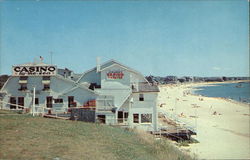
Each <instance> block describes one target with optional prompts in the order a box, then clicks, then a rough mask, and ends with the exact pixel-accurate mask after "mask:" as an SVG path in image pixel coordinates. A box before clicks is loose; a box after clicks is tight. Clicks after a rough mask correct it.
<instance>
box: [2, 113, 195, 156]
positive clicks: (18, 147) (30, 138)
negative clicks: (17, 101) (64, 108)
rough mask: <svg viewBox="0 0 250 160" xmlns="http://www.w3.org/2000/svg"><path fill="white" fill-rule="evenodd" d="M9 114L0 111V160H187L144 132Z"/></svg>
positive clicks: (168, 144) (166, 144)
mask: <svg viewBox="0 0 250 160" xmlns="http://www.w3.org/2000/svg"><path fill="white" fill-rule="evenodd" d="M8 113H9V114H8ZM13 113H14V112H8V111H3V110H0V142H1V143H0V159H25V160H28V159H60V160H61V159H62V160H64V159H65V160H67V159H70V160H72V159H74V160H78V159H79V160H80V159H89V160H92V159H93V160H102V159H103V160H104V159H105V160H106V159H109V160H119V159H121V160H123V159H124V160H133V159H134V160H151V159H152V160H157V159H160V160H161V159H162V160H163V159H164V160H165V159H171V160H175V159H176V160H177V159H178V160H179V159H183V160H184V159H191V158H190V156H188V155H186V154H184V153H182V152H181V151H180V150H178V149H177V148H176V147H174V146H173V145H172V144H170V143H169V142H168V141H167V140H165V139H161V140H155V138H154V137H153V136H152V135H149V134H147V133H145V132H139V131H134V130H125V129H122V128H119V127H112V126H107V125H102V124H97V123H85V122H79V121H69V120H58V119H47V118H42V117H32V116H31V115H27V114H16V115H15V114H13Z"/></svg>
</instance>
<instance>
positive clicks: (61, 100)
mask: <svg viewBox="0 0 250 160" xmlns="http://www.w3.org/2000/svg"><path fill="white" fill-rule="evenodd" d="M54 102H55V103H63V99H62V98H58V99H54Z"/></svg>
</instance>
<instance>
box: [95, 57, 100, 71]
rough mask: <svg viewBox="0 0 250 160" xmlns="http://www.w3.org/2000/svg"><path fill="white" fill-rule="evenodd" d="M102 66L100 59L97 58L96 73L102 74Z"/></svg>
mask: <svg viewBox="0 0 250 160" xmlns="http://www.w3.org/2000/svg"><path fill="white" fill-rule="evenodd" d="M100 70H101V66H100V57H96V72H100Z"/></svg>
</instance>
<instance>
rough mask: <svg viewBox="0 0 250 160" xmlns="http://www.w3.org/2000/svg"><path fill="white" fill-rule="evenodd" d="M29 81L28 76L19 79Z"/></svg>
mask: <svg viewBox="0 0 250 160" xmlns="http://www.w3.org/2000/svg"><path fill="white" fill-rule="evenodd" d="M27 79H28V77H27V76H21V77H20V78H19V80H27Z"/></svg>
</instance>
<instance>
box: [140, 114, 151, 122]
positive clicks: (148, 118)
mask: <svg viewBox="0 0 250 160" xmlns="http://www.w3.org/2000/svg"><path fill="white" fill-rule="evenodd" d="M141 123H152V114H141Z"/></svg>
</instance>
